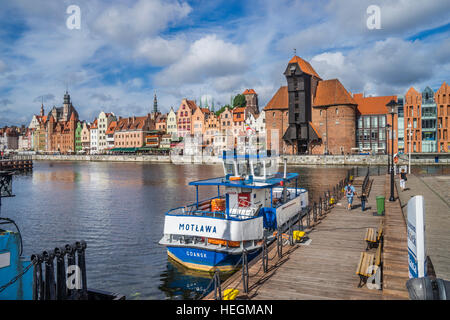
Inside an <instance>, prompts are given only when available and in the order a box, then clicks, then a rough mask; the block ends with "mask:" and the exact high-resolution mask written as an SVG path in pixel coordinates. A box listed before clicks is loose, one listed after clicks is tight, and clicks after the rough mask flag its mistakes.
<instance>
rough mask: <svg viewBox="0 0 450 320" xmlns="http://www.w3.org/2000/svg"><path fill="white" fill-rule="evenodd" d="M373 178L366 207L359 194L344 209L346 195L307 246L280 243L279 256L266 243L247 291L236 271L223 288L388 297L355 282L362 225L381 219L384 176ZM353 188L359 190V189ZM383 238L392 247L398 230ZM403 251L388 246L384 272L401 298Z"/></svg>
mask: <svg viewBox="0 0 450 320" xmlns="http://www.w3.org/2000/svg"><path fill="white" fill-rule="evenodd" d="M358 179H361V178H358ZM373 179H374V181H373V184H372V190H371V192H370V196H369V199H368V203H367V204H366V211H364V212H362V211H361V209H360V201H359V199H358V198H357V197H355V199H354V202H353V205H354V207H355V208H354V209H353V210H351V211H347V209H346V199H345V198H342V199H341V200H340V201H339V202H338V203H337V204H336V205H335V206H334V208H333V209H332V210H331V211H330V212H329V213H327V214H326V215H325V216H324V217H323V219H321V220H320V221H318V223H317V224H315V225H314V226H313V227H312V228H311V229H310V230H309V232H308V237H309V238H310V239H311V243H310V244H309V245H299V244H296V245H294V246H292V247H291V246H289V245H286V246H285V247H283V256H282V257H281V258H280V259H279V258H278V257H277V256H276V252H277V250H276V249H277V248H276V246H275V245H272V246H271V248H269V250H270V251H269V271H268V272H267V273H266V274H264V272H263V270H262V266H261V265H262V264H261V260H259V259H255V260H257V261H255V260H254V261H253V264H250V267H249V275H250V279H249V292H248V294H244V293H243V289H242V281H241V278H242V277H241V272H240V271H238V272H236V273H235V274H234V275H233V276H231V277H230V278H229V279H227V280H226V281H225V282H224V283H223V284H222V292H223V290H225V289H228V288H237V289H238V290H239V291H240V294H239V296H238V299H267V300H281V299H282V300H289V299H295V300H300V299H346V300H347V299H368V300H380V299H383V298H392V296H389V295H386V297H384V296H383V294H382V290H376V289H374V290H370V289H368V288H367V286H364V287H362V288H358V287H357V285H358V283H359V277H358V276H357V275H356V273H355V271H356V268H357V266H358V262H359V258H360V254H361V252H363V251H364V250H365V248H366V242H365V241H364V236H365V233H366V228H375V229H377V227H378V225H379V222H380V219H382V217H380V216H374V215H373V213H374V212H376V200H375V198H376V196H377V195H384V194H385V193H386V191H385V190H386V189H387V187H386V184H385V183H386V176H384V175H383V176H376V177H373ZM357 192H360V188H359V189H357ZM386 203H388V201H387V202H386ZM393 204H394V205H395V204H397V206H398V209H399V210H400V206H399V204H398V201H396V202H394V203H393ZM389 208H390V207H388V208H387V209H389ZM400 213H401V210H400ZM391 222H392V223H393V224H395V223H396V222H395V221H394V217H393V218H392V219H390V220H388V226H389V227H390V228H388V229H387V230H386V232H387V233H391V232H397V230H396V229H395V230H394V226H393V225H391ZM400 228H401V227H400ZM399 235H400V238H402V237H403V234H399ZM387 239H388V248H390V247H391V246H393V248H392V250H395V249H396V246H397V245H398V243H395V242H394V241H395V240H396V235H387ZM397 240H398V241H403V240H404V241H406V236H405V237H404V239H403V238H402V239H397ZM372 251H373V252H372ZM375 251H376V249H371V250H370V252H371V253H375ZM403 254H404V252H403V251H400V252H396V251H388V253H387V254H383V258H384V259H387V261H388V270H389V271H388V273H387V275H389V276H391V278H390V281H389V286H388V288H390V290H391V293H393V294H395V295H394V296H393V297H396V298H404V292H402V291H401V288H400V287H401V283H400V282H398V283H397V280H398V281H402V280H403V275H404V270H403V269H404V267H406V268H407V266H408V265H407V260H406V263H405V264H404V265H403V262H404V261H403V260H404V259H403ZM391 258H392V259H391ZM390 259H391V260H390ZM406 259H407V256H406ZM406 270H407V269H406ZM388 278H389V277H388ZM399 279H400V280H399ZM403 286H404V285H403ZM388 293H389V292H388ZM212 297H213V293H210V294H209V295H208V296H207V297H206V299H212Z"/></svg>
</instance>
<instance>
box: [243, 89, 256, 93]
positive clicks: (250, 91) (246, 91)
mask: <svg viewBox="0 0 450 320" xmlns="http://www.w3.org/2000/svg"><path fill="white" fill-rule="evenodd" d="M242 94H256V92H255V90H253V89H245V91H244V92H243V93H242Z"/></svg>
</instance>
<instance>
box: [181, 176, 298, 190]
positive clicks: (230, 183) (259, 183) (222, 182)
mask: <svg viewBox="0 0 450 320" xmlns="http://www.w3.org/2000/svg"><path fill="white" fill-rule="evenodd" d="M297 178H298V173H287V174H286V179H283V173H276V174H275V175H274V176H272V177H270V178H267V179H265V180H253V181H251V180H227V179H226V177H217V178H211V179H206V180H198V181H192V182H189V185H190V186H225V187H235V188H249V189H264V188H273V187H276V186H278V185H280V183H281V182H282V181H283V180H284V181H286V182H289V181H291V180H294V179H297Z"/></svg>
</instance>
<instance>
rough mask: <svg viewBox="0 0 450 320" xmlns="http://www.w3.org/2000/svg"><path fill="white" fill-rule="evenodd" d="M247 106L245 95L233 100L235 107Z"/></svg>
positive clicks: (239, 95)
mask: <svg viewBox="0 0 450 320" xmlns="http://www.w3.org/2000/svg"><path fill="white" fill-rule="evenodd" d="M246 105H247V100H245V96H244V95H243V94H238V95H237V96H235V97H234V99H233V107H234V108H236V107H245V106H246Z"/></svg>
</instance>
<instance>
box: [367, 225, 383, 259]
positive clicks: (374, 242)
mask: <svg viewBox="0 0 450 320" xmlns="http://www.w3.org/2000/svg"><path fill="white" fill-rule="evenodd" d="M382 237H383V220H380V225H379V226H378V231H375V229H374V228H367V229H366V235H365V236H364V240H365V241H366V242H367V248H366V251H367V250H369V249H371V248H376V247H377V246H378V245H379V243H380V240H381V238H382Z"/></svg>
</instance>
